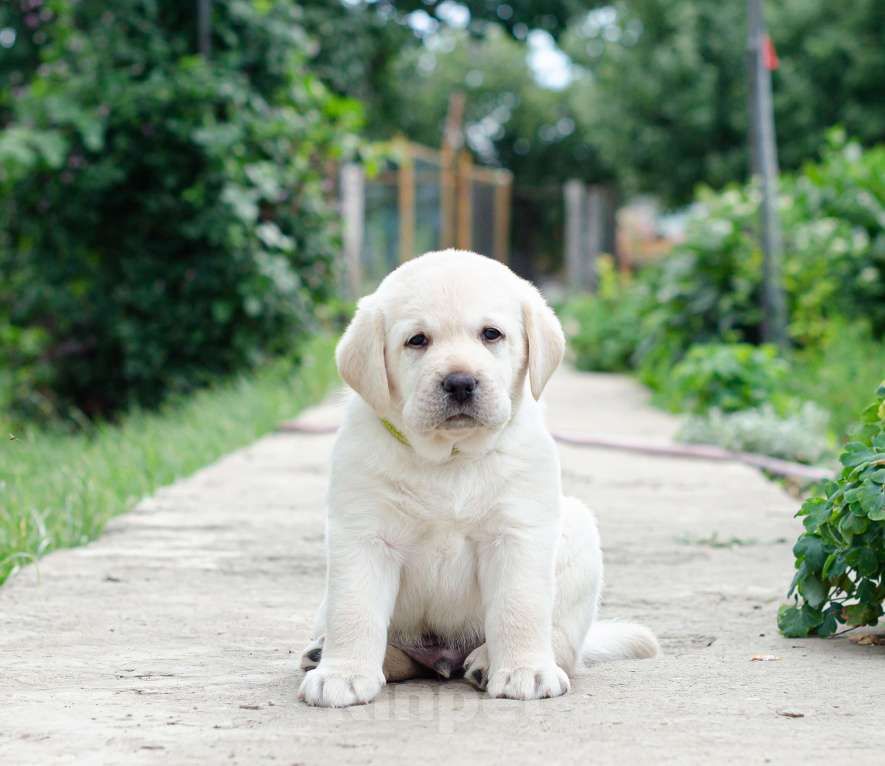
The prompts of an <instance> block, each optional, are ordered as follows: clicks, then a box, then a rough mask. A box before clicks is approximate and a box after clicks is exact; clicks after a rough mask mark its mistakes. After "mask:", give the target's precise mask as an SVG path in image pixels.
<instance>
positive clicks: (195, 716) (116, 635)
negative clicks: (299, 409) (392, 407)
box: [0, 370, 885, 765]
mask: <svg viewBox="0 0 885 766" xmlns="http://www.w3.org/2000/svg"><path fill="white" fill-rule="evenodd" d="M547 400H548V416H549V420H550V423H551V425H552V426H553V427H554V428H563V429H567V430H569V431H571V432H574V431H586V432H597V433H604V434H609V435H618V436H633V437H647V438H654V439H658V440H659V439H662V438H668V437H670V436H672V434H673V432H674V430H675V427H676V423H675V420H674V419H673V418H672V417H670V416H669V415H667V414H665V413H662V412H659V411H657V410H654V409H652V408H651V407H650V406H649V405H648V401H647V395H646V394H645V392H644V391H643V390H642V388H641V387H640V386H638V385H637V384H636V383H635V382H634V381H632V380H630V379H627V378H624V377H620V376H604V375H586V374H584V375H582V374H577V373H574V372H570V371H568V370H564V371H562V372H560V373H559V374H558V375H557V376H556V377H555V378H554V380H553V382H552V383H551V386H550V388H549V390H548V393H547ZM311 417H313V418H314V419H316V420H318V421H320V422H330V421H331V420H334V419H335V418H337V417H338V409H337V405H336V404H335V403H334V401H333V402H331V403H329V404H327V405H326V406H325V407H324V408H322V409H321V410H317V411H314V412H313V413H311ZM331 444H332V437H331V436H328V435H326V436H323V435H304V434H293V433H279V434H275V435H272V436H269V437H266V438H264V439H262V440H261V441H259V442H257V443H255V444H253V445H252V446H250V447H247V448H246V449H243V450H240V451H239V452H236V453H234V454H232V455H229V456H228V457H226V458H224V459H223V460H221V461H219V462H218V463H216V464H215V465H212V466H210V467H209V468H207V469H205V470H203V471H201V472H199V473H197V474H196V475H194V476H192V477H190V478H189V479H186V480H184V481H181V482H178V483H177V484H175V485H173V486H170V487H167V488H165V489H163V490H161V491H160V492H158V493H157V494H156V495H155V496H154V497H152V498H151V499H149V500H147V501H145V502H143V503H141V504H140V505H139V506H138V508H137V509H136V510H134V511H133V512H131V513H129V514H127V515H126V516H123V517H121V518H119V519H117V520H116V521H114V522H113V523H112V524H111V526H110V527H109V529H108V531H107V533H106V534H105V535H104V536H103V537H102V538H101V539H100V540H98V541H96V542H95V543H93V544H91V545H88V546H85V547H83V548H79V549H75V550H70V551H60V552H57V553H54V554H52V555H50V556H48V557H47V558H46V559H44V560H43V561H42V562H41V563H40V564H39V566H38V567H30V568H27V569H25V570H23V571H21V572H20V573H19V574H18V575H17V576H16V577H15V578H13V580H12V581H10V582H9V583H8V584H7V585H6V586H5V587H3V588H2V589H0V688H2V689H3V691H4V692H5V697H4V703H5V704H4V705H3V706H2V708H0V753H2V760H3V762H4V763H9V764H30V763H40V764H55V763H59V764H62V763H102V764H116V763H125V764H130V763H132V764H153V763H163V764H204V763H215V762H221V761H224V762H225V763H231V764H237V763H241V764H255V763H282V764H296V763H297V764H328V763H335V764H339V763H341V764H351V763H368V762H377V763H388V762H391V761H393V760H394V759H397V760H399V759H402V760H404V761H419V760H428V761H431V762H436V761H440V760H445V761H446V762H449V763H453V764H460V763H465V764H467V763H470V764H472V763H483V762H496V763H509V764H531V763H537V762H555V763H565V764H571V763H574V764H578V763H580V764H586V763H594V764H609V763H611V764H620V763H675V764H694V763H698V764H701V763H703V764H710V763H716V764H718V763H738V762H740V763H776V764H792V763H809V762H810V763H817V762H825V761H826V762H851V763H853V764H855V765H857V764H881V762H882V753H883V749H885V718H883V714H882V707H881V704H878V703H876V702H875V699H876V695H877V694H878V693H879V689H880V688H881V686H882V684H881V678H882V677H883V676H882V673H883V668H885V664H883V663H885V647H880V646H858V645H856V644H854V643H850V642H849V641H847V640H845V639H837V640H828V641H820V640H805V641H798V640H788V639H784V638H782V637H780V636H779V635H778V634H777V630H776V628H775V612H776V608H777V605H778V603H779V601H780V600H781V598H782V597H783V594H784V591H785V588H786V586H787V584H788V583H789V580H790V577H791V575H792V559H791V554H790V548H791V543H792V541H793V540H794V539H795V537H796V535H797V533H798V532H799V529H800V525H799V523H798V522H797V521H796V520H795V519H793V518H792V515H793V513H794V511H795V508H796V505H797V503H796V501H795V500H793V499H791V498H790V497H788V496H787V495H786V494H784V493H783V492H782V491H781V490H780V489H779V488H778V487H777V486H776V485H775V484H772V483H770V482H768V481H767V480H766V479H765V478H764V477H763V476H761V475H760V474H759V473H757V472H756V471H754V470H753V469H750V468H748V467H746V466H740V465H732V464H725V463H709V462H703V461H694V460H686V459H676V458H662V457H648V456H641V455H632V454H629V453H624V452H614V451H605V450H600V449H587V448H576V447H562V450H561V452H562V458H563V469H564V477H565V478H564V483H565V487H566V490H567V491H568V492H569V493H572V494H576V495H579V496H580V497H582V498H583V499H584V500H585V501H586V502H587V503H588V504H589V505H590V506H591V507H593V508H594V509H595V510H596V512H597V515H598V517H599V521H600V527H601V530H602V536H603V543H604V547H605V553H606V558H607V590H606V598H605V607H604V610H603V613H604V615H605V616H607V617H619V618H624V619H633V620H639V621H642V622H644V623H646V624H648V625H649V626H651V627H652V628H653V629H654V630H655V631H656V632H657V633H658V635H659V636H660V639H661V643H662V646H663V649H664V655H663V656H662V657H660V658H658V659H656V660H651V661H640V662H620V663H611V664H608V665H599V666H596V667H594V668H590V669H587V670H585V671H584V672H583V673H582V674H581V676H580V677H579V678H578V679H577V681H576V683H575V684H574V686H573V690H572V692H571V693H570V694H569V695H567V696H565V697H562V698H559V699H555V700H545V701H541V702H532V703H522V702H513V701H508V700H491V699H487V698H485V697H484V696H482V695H480V694H479V693H477V692H475V691H474V690H473V689H472V688H471V687H469V686H468V685H467V684H466V683H464V682H460V681H459V682H447V683H438V682H432V681H415V682H408V683H405V684H400V685H391V686H389V687H387V688H386V689H385V690H384V691H383V692H382V694H381V696H380V697H379V699H378V700H377V701H376V702H375V703H374V704H372V705H368V706H364V707H361V708H352V709H348V710H343V711H342V710H319V709H313V708H308V707H306V706H304V705H303V704H300V703H298V702H297V701H296V699H295V693H296V690H297V688H298V684H299V681H300V678H301V674H300V672H299V671H298V669H297V658H298V652H299V650H300V649H301V647H302V646H303V645H304V643H305V641H306V638H307V635H308V631H309V627H310V623H311V620H312V616H313V611H314V609H315V607H316V605H317V603H318V602H319V599H320V597H321V591H322V584H323V566H324V564H323V549H322V541H323V497H324V493H325V483H326V473H327V467H328V457H329V452H330V448H331ZM723 542H726V543H728V544H727V545H725V546H724V547H723V545H722V543H723ZM765 655H768V656H770V657H774V658H776V659H771V660H769V661H753V659H752V658H753V657H754V656H765Z"/></svg>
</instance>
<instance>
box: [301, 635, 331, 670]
mask: <svg viewBox="0 0 885 766" xmlns="http://www.w3.org/2000/svg"><path fill="white" fill-rule="evenodd" d="M324 641H325V636H320V637H319V638H314V639H311V642H310V643H309V644H308V645H307V646H305V647H304V651H303V652H301V669H302V670H313V669H314V668H315V667H316V666H317V665H319V664H320V660H321V659H322V658H323V642H324Z"/></svg>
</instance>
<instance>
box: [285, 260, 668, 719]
mask: <svg viewBox="0 0 885 766" xmlns="http://www.w3.org/2000/svg"><path fill="white" fill-rule="evenodd" d="M564 346H565V341H564V338H563V334H562V328H561V327H560V324H559V322H558V320H557V319H556V316H555V315H554V313H553V311H551V309H550V308H549V307H548V306H547V304H546V303H545V302H544V300H543V298H542V297H541V295H540V294H539V293H538V291H537V290H536V289H535V288H534V287H533V286H532V285H531V284H529V283H528V282H526V281H524V280H522V279H520V278H518V277H517V276H516V275H514V274H513V273H512V272H511V271H510V270H509V269H508V268H507V267H506V266H504V265H502V264H500V263H498V262H496V261H494V260H491V259H489V258H485V257H483V256H480V255H476V254H474V253H468V252H463V251H455V250H447V251H445V252H438V253H428V254H427V255H424V256H421V257H420V258H416V259H415V260H413V261H409V262H408V263H405V264H404V265H402V266H400V267H399V268H398V269H397V270H396V271H394V272H393V273H392V274H390V275H389V276H388V277H387V278H386V279H385V280H384V281H383V282H382V283H381V285H380V286H379V287H378V289H377V290H376V291H375V293H373V294H372V295H369V296H367V297H365V298H363V299H362V300H361V301H360V303H359V308H358V309H357V312H356V316H355V317H354V319H353V321H352V322H351V324H350V326H349V327H348V328H347V331H346V332H345V334H344V337H343V338H342V339H341V342H340V343H339V345H338V349H337V361H338V369H339V371H340V373H341V377H342V378H344V380H345V381H346V382H347V383H348V385H349V386H350V387H351V388H353V390H354V391H355V392H356V394H357V395H355V396H353V397H352V399H351V401H350V403H349V406H348V409H347V415H346V418H345V421H344V423H343V425H342V427H341V429H340V432H339V434H338V439H337V442H336V444H335V449H334V453H333V459H332V476H331V485H330V492H329V517H328V525H327V546H328V574H327V583H326V595H325V599H324V601H323V604H322V606H321V607H320V610H319V614H318V616H317V622H316V628H315V632H314V640H313V641H312V642H311V644H310V645H309V646H308V647H307V648H306V649H305V651H304V655H303V657H302V667H304V668H305V669H307V670H308V672H307V675H306V676H305V677H304V681H303V682H302V684H301V688H300V690H299V697H300V698H301V699H303V700H304V701H305V702H307V703H308V704H310V705H322V706H329V707H341V706H345V705H355V704H360V703H365V702H369V701H370V700H371V699H373V698H374V697H375V695H377V694H378V692H379V690H380V689H381V687H382V686H383V685H384V683H385V681H399V680H404V679H406V678H410V677H413V676H417V675H422V674H428V673H433V674H436V675H438V676H443V677H446V678H448V677H456V676H460V675H462V674H463V675H466V677H467V679H468V680H469V681H470V682H471V683H473V684H474V685H476V686H477V687H479V688H480V689H486V690H487V691H488V693H489V694H490V695H491V696H493V697H510V698H513V699H520V700H528V699H536V698H540V697H556V696H558V695H560V694H565V693H566V692H567V691H568V689H569V675H571V674H572V673H573V672H574V670H575V668H576V666H577V664H578V662H580V661H582V660H583V661H588V660H602V659H614V658H619V657H622V658H639V657H651V656H653V655H654V654H655V653H656V651H657V642H656V640H655V637H654V636H653V635H652V633H651V632H650V631H648V630H647V629H646V628H644V627H642V626H639V625H633V624H629V623H604V622H595V618H596V612H597V607H598V603H599V595H600V589H601V587H602V554H601V552H600V547H599V535H598V533H597V530H596V522H595V519H594V517H593V515H592V514H591V513H590V511H589V510H587V508H586V507H585V506H584V505H582V504H581V502H580V501H578V500H576V499H575V498H570V497H563V495H562V491H561V487H560V467H559V459H558V456H557V451H556V446H555V444H554V442H553V439H552V438H551V436H550V434H549V433H548V432H547V429H546V428H545V425H544V419H543V416H542V409H541V406H540V405H539V404H538V402H537V399H538V398H539V397H540V396H541V392H542V391H543V389H544V385H545V384H546V383H547V380H548V379H549V378H550V376H551V375H552V374H553V371H554V370H555V369H556V367H557V366H558V365H559V363H560V361H561V360H562V355H563V350H564Z"/></svg>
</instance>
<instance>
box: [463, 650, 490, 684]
mask: <svg viewBox="0 0 885 766" xmlns="http://www.w3.org/2000/svg"><path fill="white" fill-rule="evenodd" d="M464 678H466V679H467V680H468V681H469V682H470V683H472V684H473V685H474V686H475V687H476V688H477V689H479V690H480V691H485V688H486V686H487V685H488V683H489V650H488V649H487V648H486V645H485V644H480V645H479V646H477V647H476V649H474V650H473V651H472V652H470V654H468V655H467V659H466V660H464Z"/></svg>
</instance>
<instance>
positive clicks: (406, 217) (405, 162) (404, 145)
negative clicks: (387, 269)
mask: <svg viewBox="0 0 885 766" xmlns="http://www.w3.org/2000/svg"><path fill="white" fill-rule="evenodd" d="M397 144H398V146H399V149H400V156H399V172H398V174H397V191H398V195H397V196H398V206H399V261H400V263H405V262H406V261H408V260H409V259H410V258H414V257H415V164H414V161H413V159H412V152H411V150H410V147H409V143H408V142H407V141H405V140H399V141H397Z"/></svg>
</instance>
